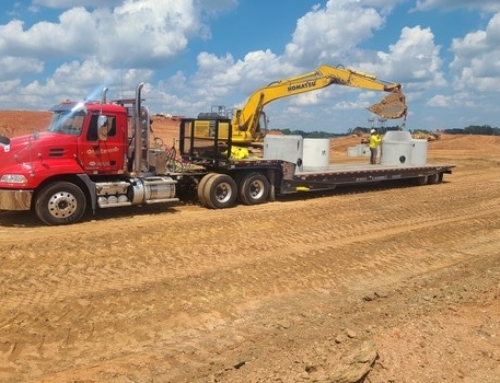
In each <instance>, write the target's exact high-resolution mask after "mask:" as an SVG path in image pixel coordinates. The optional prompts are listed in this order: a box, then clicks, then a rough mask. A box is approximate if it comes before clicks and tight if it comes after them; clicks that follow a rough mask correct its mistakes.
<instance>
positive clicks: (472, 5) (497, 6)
mask: <svg viewBox="0 0 500 383" xmlns="http://www.w3.org/2000/svg"><path fill="white" fill-rule="evenodd" d="M459 8H465V9H483V10H486V11H491V12H498V11H500V3H499V2H498V0H475V1H470V0H417V5H416V9H417V10H419V11H429V10H433V9H441V10H442V9H449V10H451V9H459Z"/></svg>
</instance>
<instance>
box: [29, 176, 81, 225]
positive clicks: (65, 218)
mask: <svg viewBox="0 0 500 383" xmlns="http://www.w3.org/2000/svg"><path fill="white" fill-rule="evenodd" d="M85 209H86V199H85V194H84V193H83V191H82V189H80V188H79V187H78V186H76V185H75V184H72V183H70V182H55V183H52V184H49V185H47V186H46V187H45V188H43V189H42V190H41V191H40V193H38V195H37V197H36V200H35V213H36V215H37V217H38V218H39V219H40V220H41V221H42V222H44V223H46V224H47V225H68V224H71V223H75V222H77V221H79V220H80V219H81V218H82V216H83V214H84V213H85Z"/></svg>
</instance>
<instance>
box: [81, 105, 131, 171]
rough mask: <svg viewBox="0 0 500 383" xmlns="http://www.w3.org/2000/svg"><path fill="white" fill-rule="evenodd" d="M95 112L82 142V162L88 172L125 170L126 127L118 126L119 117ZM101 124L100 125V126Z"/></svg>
mask: <svg viewBox="0 0 500 383" xmlns="http://www.w3.org/2000/svg"><path fill="white" fill-rule="evenodd" d="M105 117H106V118H104V117H103V116H99V115H97V114H93V115H92V116H91V118H90V123H89V127H88V130H87V134H86V136H85V137H82V138H83V141H82V142H81V151H80V153H81V154H82V163H83V167H84V169H85V172H86V173H88V174H117V173H120V172H123V161H124V150H125V148H124V142H125V140H124V138H123V135H124V128H117V123H116V121H117V118H116V116H113V115H106V116H105ZM99 125H100V126H99Z"/></svg>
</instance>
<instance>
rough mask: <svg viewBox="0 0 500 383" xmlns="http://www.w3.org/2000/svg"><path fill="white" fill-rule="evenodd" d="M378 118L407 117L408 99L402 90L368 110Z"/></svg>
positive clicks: (395, 91) (399, 89) (392, 93)
mask: <svg viewBox="0 0 500 383" xmlns="http://www.w3.org/2000/svg"><path fill="white" fill-rule="evenodd" d="M367 109H368V110H369V111H370V112H372V113H375V114H376V115H378V116H381V117H384V118H390V119H396V118H401V117H405V118H406V113H407V111H408V107H407V105H406V98H405V95H404V94H403V91H402V90H401V88H398V89H396V90H394V91H393V92H391V93H390V94H389V95H388V96H386V97H385V98H384V99H383V100H382V101H380V102H378V103H376V104H373V105H372V106H369V107H368V108H367Z"/></svg>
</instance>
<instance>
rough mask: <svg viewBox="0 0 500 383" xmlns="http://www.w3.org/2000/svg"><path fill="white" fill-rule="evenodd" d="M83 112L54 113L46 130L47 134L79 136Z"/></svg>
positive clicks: (83, 116) (83, 117)
mask: <svg viewBox="0 0 500 383" xmlns="http://www.w3.org/2000/svg"><path fill="white" fill-rule="evenodd" d="M84 119H85V112H84V111H78V112H71V111H64V112H63V111H56V112H54V114H53V115H52V120H51V121H50V125H49V127H48V129H47V131H48V132H52V133H60V134H69V135H72V136H79V135H80V133H81V132H82V127H83V120H84Z"/></svg>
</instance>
